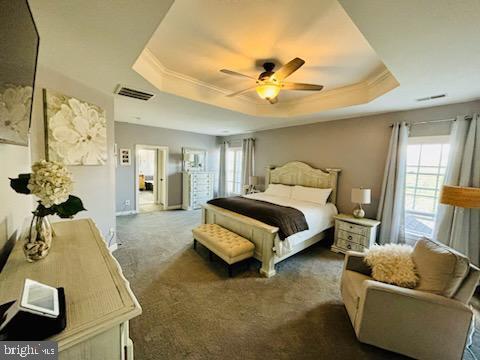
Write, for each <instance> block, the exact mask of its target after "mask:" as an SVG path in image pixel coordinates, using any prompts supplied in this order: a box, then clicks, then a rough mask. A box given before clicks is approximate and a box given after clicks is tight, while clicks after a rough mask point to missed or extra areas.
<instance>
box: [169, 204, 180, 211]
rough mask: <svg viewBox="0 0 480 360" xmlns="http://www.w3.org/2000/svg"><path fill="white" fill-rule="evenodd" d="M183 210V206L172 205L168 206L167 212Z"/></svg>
mask: <svg viewBox="0 0 480 360" xmlns="http://www.w3.org/2000/svg"><path fill="white" fill-rule="evenodd" d="M181 208H182V205H181V204H180V205H171V206H168V207H167V210H178V209H181Z"/></svg>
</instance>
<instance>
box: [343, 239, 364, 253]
mask: <svg viewBox="0 0 480 360" xmlns="http://www.w3.org/2000/svg"><path fill="white" fill-rule="evenodd" d="M336 246H337V247H339V248H341V249H344V250H353V251H360V252H363V251H364V250H365V247H363V246H362V245H360V244H355V243H354V242H351V241H348V240H344V239H337V243H336Z"/></svg>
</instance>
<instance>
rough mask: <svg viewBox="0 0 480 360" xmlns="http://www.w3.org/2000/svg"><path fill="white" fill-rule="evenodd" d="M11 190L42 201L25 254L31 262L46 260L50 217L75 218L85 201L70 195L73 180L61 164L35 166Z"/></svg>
mask: <svg viewBox="0 0 480 360" xmlns="http://www.w3.org/2000/svg"><path fill="white" fill-rule="evenodd" d="M10 186H11V187H12V189H13V190H15V191H16V192H17V193H20V194H27V195H28V194H32V195H35V196H36V197H38V199H39V200H38V201H37V202H38V206H37V208H36V209H35V210H34V211H33V212H32V213H33V218H32V221H31V223H30V228H29V231H28V234H27V235H26V236H25V244H24V246H23V250H24V252H25V256H26V258H27V261H29V262H33V261H36V260H40V259H43V258H45V257H46V256H47V255H48V252H49V251H50V247H51V244H52V237H53V232H52V228H51V225H50V222H49V221H48V218H47V216H48V215H58V216H59V217H61V218H72V217H73V216H74V215H75V214H77V213H78V212H80V211H83V210H86V209H85V208H84V207H83V204H82V200H80V198H78V197H76V196H74V195H71V194H70V193H71V191H72V190H73V181H72V176H71V174H70V172H69V171H68V170H67V168H66V167H65V166H63V165H62V164H59V163H57V162H54V161H45V160H42V161H39V162H36V163H34V164H33V165H32V173H30V174H20V175H18V178H15V179H12V178H11V179H10Z"/></svg>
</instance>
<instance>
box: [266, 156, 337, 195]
mask: <svg viewBox="0 0 480 360" xmlns="http://www.w3.org/2000/svg"><path fill="white" fill-rule="evenodd" d="M340 171H341V169H325V170H321V169H315V168H313V167H311V166H310V165H307V164H305V163H304V162H301V161H292V162H289V163H286V164H285V165H283V166H278V167H275V166H270V167H269V168H268V169H267V171H266V176H265V184H266V185H268V184H284V185H301V186H309V187H316V188H320V189H329V188H331V189H332V193H331V194H330V197H329V200H328V201H329V202H331V203H333V204H336V202H337V181H338V173H339V172H340Z"/></svg>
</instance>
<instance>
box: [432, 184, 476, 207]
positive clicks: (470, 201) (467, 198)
mask: <svg viewBox="0 0 480 360" xmlns="http://www.w3.org/2000/svg"><path fill="white" fill-rule="evenodd" d="M440 204H445V205H453V206H458V207H462V208H470V209H478V208H480V188H474V187H462V186H451V185H444V186H443V187H442V193H441V195H440Z"/></svg>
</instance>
